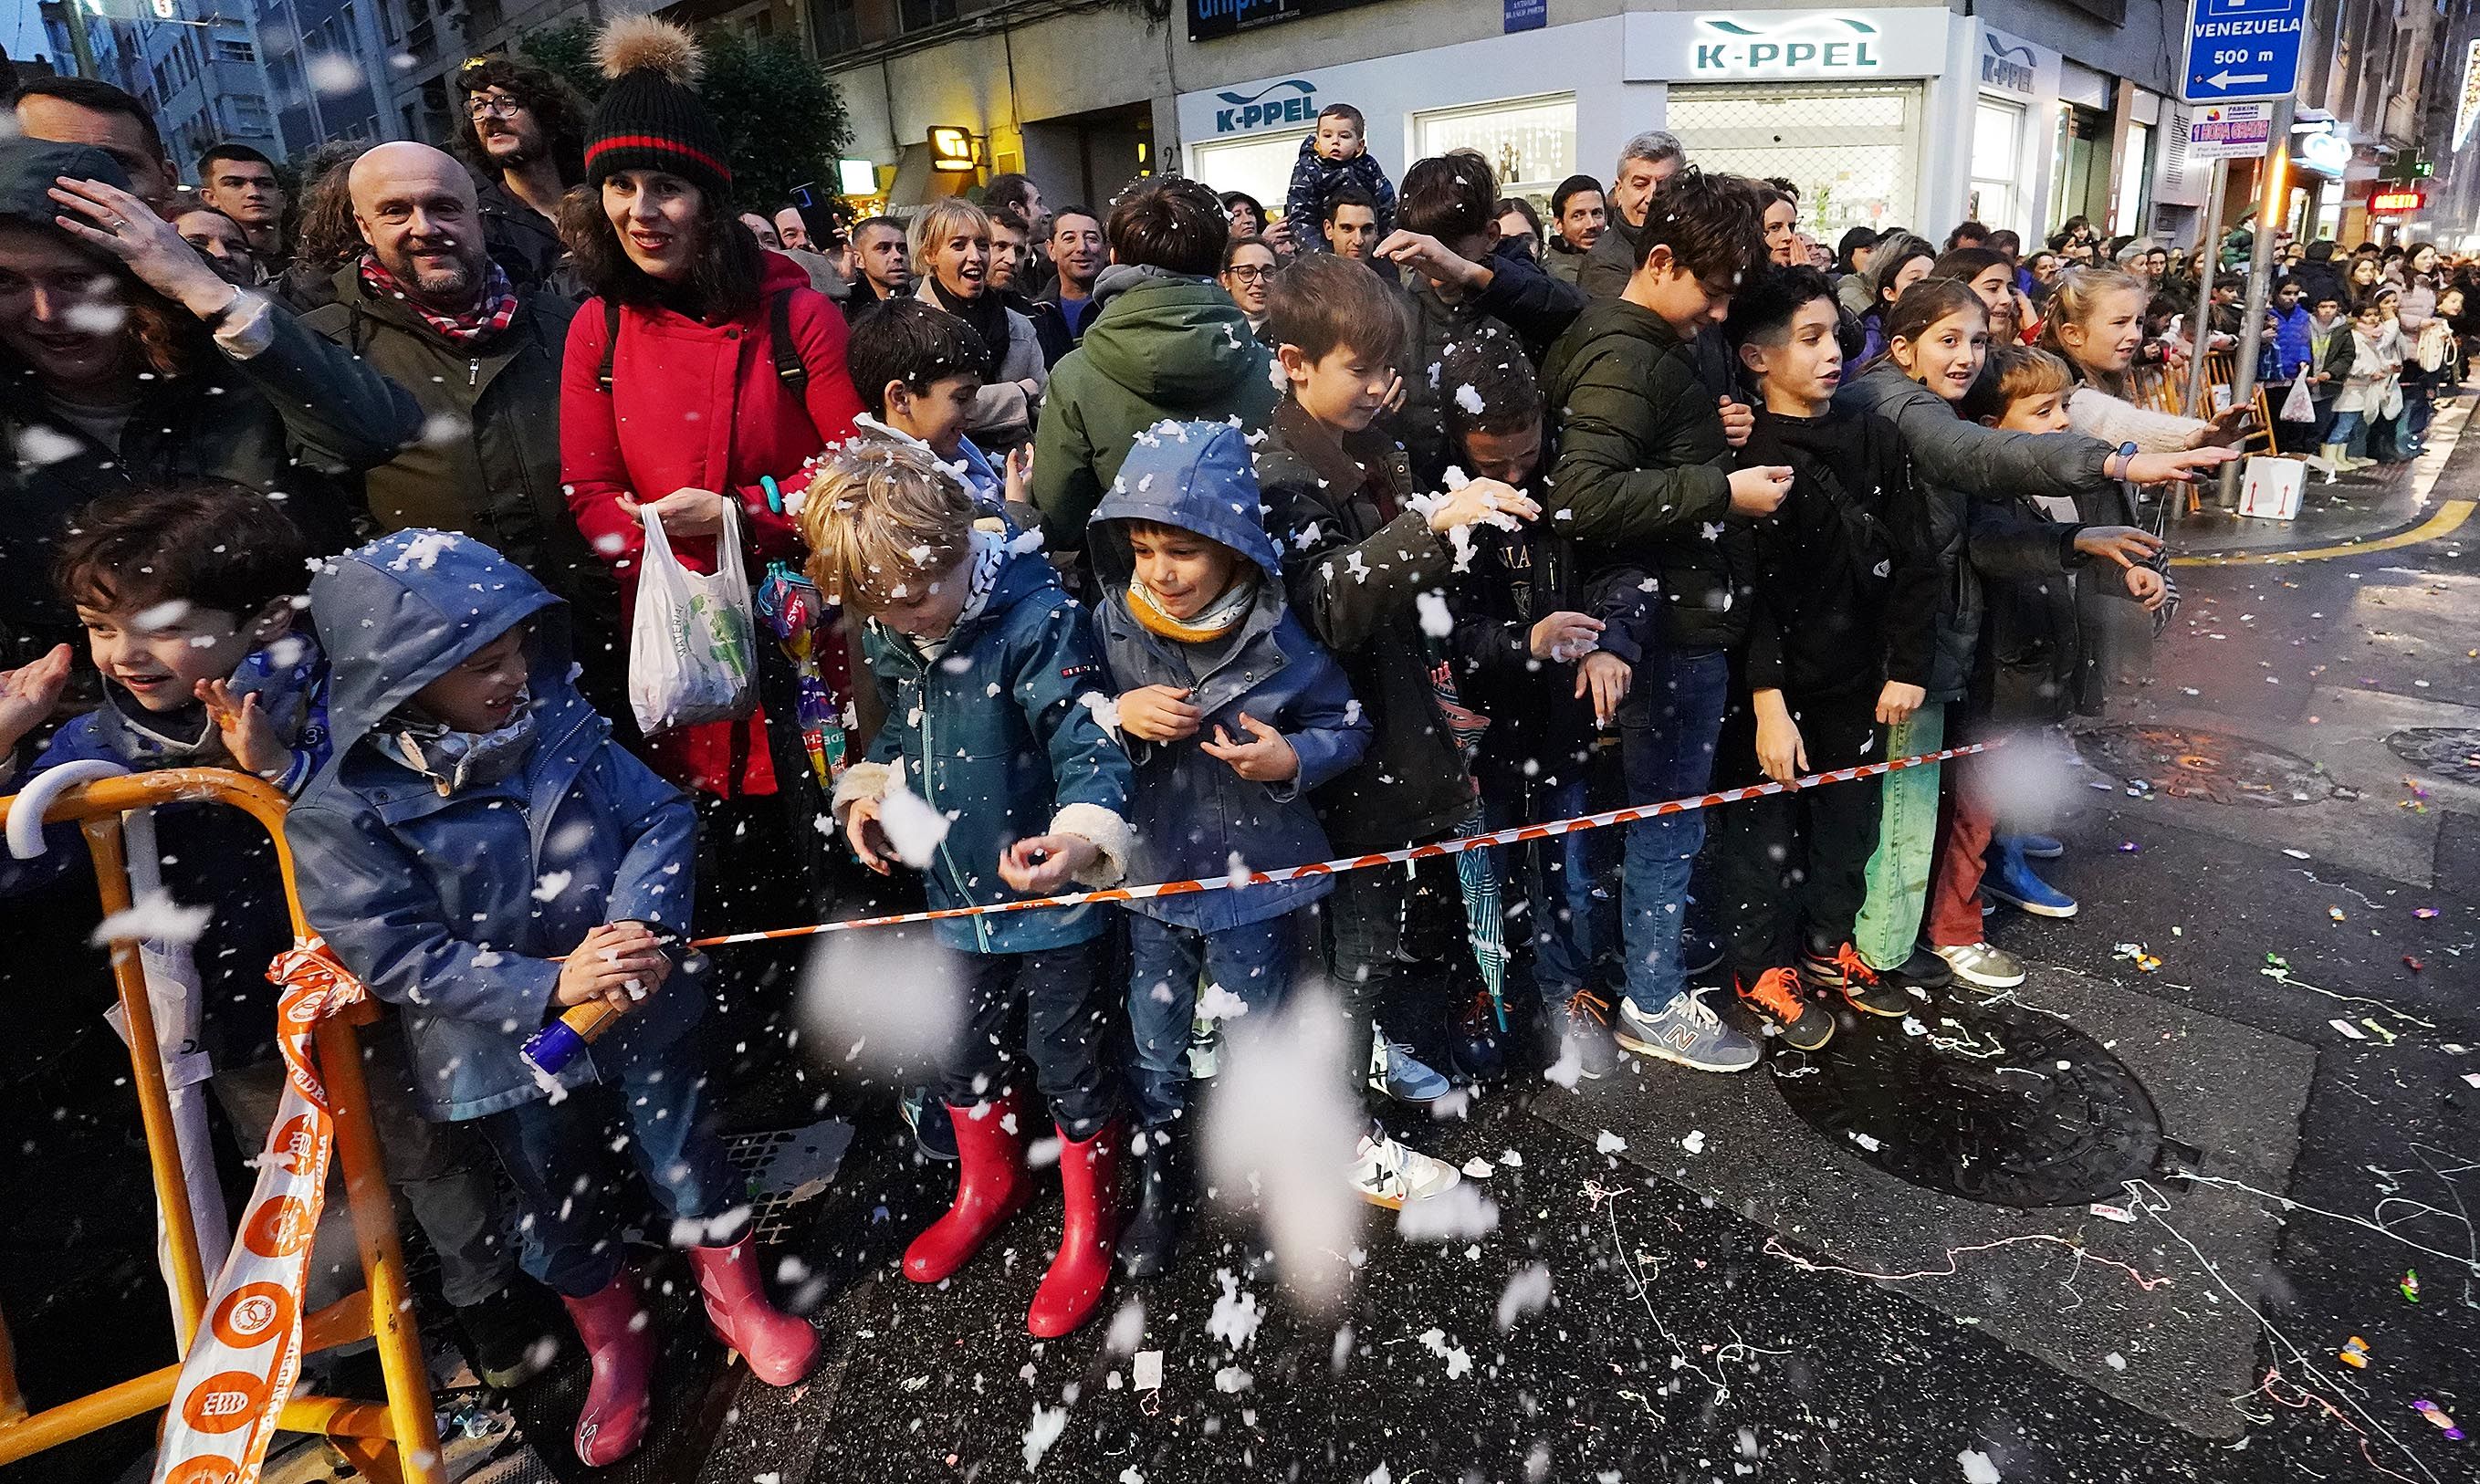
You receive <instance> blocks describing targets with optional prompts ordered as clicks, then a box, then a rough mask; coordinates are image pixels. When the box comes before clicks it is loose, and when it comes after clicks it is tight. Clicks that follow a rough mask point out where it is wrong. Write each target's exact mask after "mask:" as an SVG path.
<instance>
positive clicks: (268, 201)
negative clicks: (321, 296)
mask: <svg viewBox="0 0 2480 1484" xmlns="http://www.w3.org/2000/svg"><path fill="white" fill-rule="evenodd" d="M198 199H199V200H201V201H204V202H206V203H207V204H208V205H209V206H212V207H214V208H215V209H216V210H218V211H220V212H221V213H223V214H224V215H225V216H227V217H231V218H232V219H233V220H235V221H238V222H240V223H241V229H242V231H243V232H245V233H246V234H247V235H248V237H249V250H250V251H252V252H254V253H256V254H258V261H259V266H260V267H262V268H264V269H267V270H268V272H270V273H276V272H281V271H282V270H283V268H284V264H285V260H286V258H287V257H288V256H289V254H288V253H287V252H286V250H285V245H284V187H283V185H282V183H280V182H279V181H277V180H276V178H275V162H274V161H272V160H270V159H269V158H267V156H265V155H263V154H260V153H259V152H258V151H257V150H255V149H252V148H250V147H249V146H248V145H247V144H217V145H213V146H211V147H210V148H209V149H208V150H207V152H206V153H205V154H203V155H200V156H199V157H198Z"/></svg>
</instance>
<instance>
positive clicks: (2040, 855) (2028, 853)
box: [2024, 845, 2067, 860]
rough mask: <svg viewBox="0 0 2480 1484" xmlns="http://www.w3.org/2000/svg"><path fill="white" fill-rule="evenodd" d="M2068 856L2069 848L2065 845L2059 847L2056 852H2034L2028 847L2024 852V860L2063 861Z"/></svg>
mask: <svg viewBox="0 0 2480 1484" xmlns="http://www.w3.org/2000/svg"><path fill="white" fill-rule="evenodd" d="M2066 854H2067V848H2066V847H2065V846H2063V845H2061V846H2059V847H2058V848H2057V849H2056V850H2032V849H2030V848H2026V850H2025V852H2024V858H2025V859H2027V860H2061V859H2064V858H2065V857H2066Z"/></svg>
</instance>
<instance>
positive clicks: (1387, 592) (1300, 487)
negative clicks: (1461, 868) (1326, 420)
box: [1257, 400, 1473, 853]
mask: <svg viewBox="0 0 2480 1484" xmlns="http://www.w3.org/2000/svg"><path fill="white" fill-rule="evenodd" d="M1257 484H1258V487H1259V489H1260V490H1261V491H1262V492H1263V494H1264V496H1265V501H1266V529H1267V531H1268V532H1269V533H1270V534H1271V535H1272V536H1273V537H1274V540H1275V545H1276V547H1277V549H1278V550H1280V552H1281V553H1282V564H1283V579H1284V582H1285V584H1286V586H1288V587H1289V589H1290V591H1291V600H1292V611H1293V612H1294V613H1295V614H1297V615H1299V617H1300V620H1301V622H1302V623H1303V624H1304V625H1305V626H1306V627H1307V628H1308V630H1309V632H1310V633H1312V634H1314V635H1316V636H1317V639H1318V642H1319V643H1321V644H1323V645H1325V646H1326V647H1327V649H1329V650H1330V651H1331V652H1333V654H1334V657H1335V658H1336V660H1337V661H1339V662H1340V663H1341V664H1342V666H1343V673H1344V675H1345V677H1346V678H1348V679H1350V680H1351V682H1352V693H1353V695H1354V696H1356V698H1358V700H1359V702H1360V704H1361V709H1362V710H1363V712H1364V713H1365V714H1366V715H1367V716H1368V718H1369V723H1370V726H1371V728H1372V732H1371V735H1370V744H1369V751H1368V754H1367V755H1366V756H1364V757H1363V758H1362V759H1361V763H1360V766H1359V767H1357V768H1355V769H1353V770H1352V771H1351V772H1349V773H1347V774H1345V775H1344V776H1343V777H1342V778H1340V779H1337V780H1335V781H1334V782H1332V783H1330V784H1329V785H1328V786H1327V787H1325V788H1323V789H1321V790H1319V791H1318V796H1317V806H1318V813H1319V815H1320V817H1321V818H1323V819H1324V820H1325V821H1326V828H1327V835H1328V837H1329V838H1330V839H1331V840H1332V841H1333V842H1334V845H1335V848H1336V849H1337V850H1340V851H1344V852H1346V853H1354V852H1361V851H1371V850H1387V849H1392V848H1394V847H1396V846H1399V845H1403V844H1406V843H1408V842H1410V841H1418V840H1433V839H1436V838H1438V837H1439V836H1440V835H1443V834H1444V833H1446V832H1448V831H1450V830H1453V829H1455V828H1456V827H1458V826H1459V825H1460V824H1462V823H1463V822H1464V821H1465V819H1466V818H1468V817H1469V816H1470V814H1471V812H1472V809H1473V790H1472V780H1471V778H1470V776H1469V775H1468V774H1467V773H1466V772H1465V771H1464V758H1463V750H1462V748H1460V746H1458V745H1457V742H1456V739H1455V736H1454V734H1453V733H1452V732H1450V731H1449V730H1448V728H1447V723H1446V718H1445V716H1444V714H1443V713H1442V712H1441V711H1440V709H1439V706H1438V697H1437V692H1436V690H1435V689H1434V686H1433V684H1432V681H1431V673H1432V671H1433V670H1434V669H1436V668H1437V667H1438V666H1441V665H1445V664H1447V663H1449V662H1450V658H1451V656H1450V654H1449V650H1448V644H1447V636H1446V635H1443V634H1433V633H1431V632H1429V631H1428V629H1427V628H1425V627H1424V625H1423V622H1422V618H1421V612H1420V605H1421V600H1422V598H1423V597H1424V596H1431V597H1432V600H1433V601H1434V602H1443V601H1444V596H1443V595H1444V593H1445V592H1446V590H1447V589H1448V588H1449V587H1450V586H1451V585H1452V584H1453V581H1454V577H1453V569H1454V564H1455V551H1454V549H1453V548H1452V547H1450V546H1449V545H1448V543H1447V540H1446V538H1445V537H1443V536H1440V535H1438V534H1437V533H1436V532H1434V531H1433V530H1431V529H1430V522H1429V518H1428V517H1427V516H1424V515H1423V514H1422V513H1421V512H1420V511H1418V510H1415V509H1413V508H1411V507H1410V506H1409V505H1408V503H1407V501H1408V499H1409V498H1410V496H1411V493H1412V485H1411V474H1410V473H1409V471H1408V469H1407V468H1406V465H1405V460H1404V450H1403V449H1402V448H1398V447H1397V446H1396V445H1395V442H1394V440H1392V439H1390V438H1388V437H1386V436H1385V435H1384V434H1382V433H1380V432H1378V431H1376V430H1375V429H1370V430H1367V431H1363V432H1360V433H1356V434H1353V435H1351V436H1349V437H1347V438H1344V439H1341V440H1338V439H1337V438H1336V437H1335V436H1334V435H1333V434H1332V433H1330V432H1328V431H1327V430H1326V429H1325V428H1324V427H1322V426H1320V425H1319V424H1318V423H1317V422H1315V421H1314V420H1312V419H1311V418H1310V417H1309V416H1308V414H1306V413H1305V412H1303V411H1301V409H1300V407H1299V406H1298V404H1296V403H1293V402H1291V401H1288V400H1287V401H1285V402H1284V403H1283V405H1282V406H1281V407H1279V408H1278V409H1276V412H1275V425H1274V427H1273V429H1272V430H1270V431H1269V432H1268V433H1267V435H1266V441H1265V442H1264V443H1262V444H1260V445H1258V448H1257Z"/></svg>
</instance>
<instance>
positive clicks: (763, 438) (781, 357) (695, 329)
mask: <svg viewBox="0 0 2480 1484" xmlns="http://www.w3.org/2000/svg"><path fill="white" fill-rule="evenodd" d="M597 50H598V52H599V53H600V56H601V60H602V63H603V66H604V69H605V71H606V72H607V73H609V74H610V75H611V76H613V77H614V78H615V79H616V80H615V81H614V82H613V84H612V86H611V89H610V90H609V91H608V92H607V93H605V94H604V96H603V99H602V101H601V102H600V103H599V104H597V105H596V108H595V113H594V118H593V122H592V124H591V125H590V127H589V130H588V138H587V141H586V182H585V185H584V186H583V187H582V188H581V189H579V190H577V191H574V192H570V193H569V195H568V197H567V199H566V200H565V201H564V202H563V203H562V205H561V225H562V229H563V233H562V235H563V236H564V237H565V238H566V240H567V241H568V242H569V243H571V244H572V245H573V247H574V250H575V251H576V254H577V263H578V269H579V272H580V275H581V277H582V278H583V280H584V281H585V283H586V285H587V287H588V288H589V289H591V290H592V292H593V294H594V297H593V298H591V299H589V300H587V302H586V303H585V304H584V305H583V306H582V307H581V308H580V309H579V310H578V314H577V319H576V320H575V321H574V322H573V323H572V324H571V326H570V328H569V336H568V346H567V352H566V357H565V362H564V365H563V368H562V371H561V382H560V419H559V423H560V426H559V446H560V469H561V477H562V478H563V479H564V480H565V481H566V482H567V484H568V486H569V497H568V503H569V510H570V512H571V513H572V514H573V515H574V516H575V517H576V518H577V525H578V528H579V529H580V530H581V531H582V532H583V533H584V534H585V537H586V539H587V540H588V541H590V542H592V543H593V544H594V548H595V550H598V551H600V552H602V553H603V554H604V556H605V557H606V558H607V560H608V561H609V562H610V563H611V566H612V571H613V573H614V575H615V576H617V577H618V578H619V579H620V587H621V595H622V598H623V599H624V601H625V602H626V603H627V604H628V605H629V606H631V607H633V605H634V602H635V599H636V588H637V564H638V557H639V555H640V553H642V552H643V550H645V528H644V524H643V518H644V516H645V515H647V514H652V515H653V516H654V517H655V518H656V519H657V520H658V521H659V522H660V524H661V525H662V529H663V534H664V536H665V537H666V538H667V540H668V541H669V543H670V545H671V547H672V549H673V551H674V552H675V554H677V555H678V556H679V557H680V559H681V561H682V562H683V563H684V564H685V565H686V566H688V567H689V568H691V569H692V570H695V571H700V572H711V571H712V570H713V569H714V562H715V543H716V542H717V541H718V540H719V539H723V538H725V537H726V536H729V538H730V539H733V540H736V541H738V542H740V543H741V544H742V547H743V548H744V551H745V553H747V554H749V555H753V556H755V557H757V558H762V559H763V558H776V557H781V558H785V559H791V558H794V557H797V556H798V555H799V554H800V540H799V536H798V535H797V533H796V532H795V530H794V528H793V525H792V522H791V519H790V517H788V515H786V514H784V513H783V511H782V501H781V499H780V498H778V497H777V496H776V494H775V493H774V492H773V491H772V490H770V489H769V488H768V486H769V485H770V484H771V483H772V482H773V481H775V480H779V479H780V480H787V481H789V480H792V479H793V478H794V476H795V475H797V474H798V473H800V472H801V469H802V464H803V461H804V460H806V459H807V458H809V457H810V455H812V454H814V453H816V452H817V451H818V450H819V449H820V448H823V447H825V445H826V444H827V442H828V441H830V440H832V439H839V438H842V437H844V436H845V435H846V434H848V433H849V432H850V431H851V430H852V423H853V419H854V418H855V417H857V416H859V415H860V412H861V400H860V398H859V397H855V396H854V395H853V389H852V382H851V379H850V377H849V376H848V375H846V373H845V371H844V369H843V366H844V329H843V319H842V317H841V316H840V315H839V314H838V313H837V312H836V309H835V306H834V305H832V304H830V303H828V302H827V300H826V298H825V297H824V296H823V295H821V294H818V293H816V292H815V291H814V290H813V289H811V288H810V281H809V276H808V275H807V274H806V273H804V272H803V271H802V270H801V269H800V268H799V266H798V265H796V264H794V263H793V262H792V261H791V260H790V259H788V258H786V257H784V256H782V255H780V254H776V253H770V252H767V251H765V250H764V249H763V248H762V247H760V246H759V245H758V240H757V239H756V238H754V237H752V236H750V235H749V229H748V228H746V227H744V226H742V225H741V224H740V223H739V222H738V221H737V220H736V215H737V213H736V209H735V207H734V205H733V202H732V196H731V192H732V176H731V173H730V170H729V168H728V167H727V166H725V164H724V147H723V139H722V134H721V131H720V130H718V129H717V128H716V127H715V124H714V120H713V118H712V117H711V116H710V115H708V113H707V111H706V108H705V105H703V104H702V103H700V102H699V101H698V99H697V97H696V95H695V94H694V93H692V92H690V91H689V90H688V88H687V86H686V82H687V79H688V78H690V77H692V76H694V75H695V72H696V67H697V50H696V47H695V45H694V43H692V42H691V41H690V40H689V38H688V36H687V33H685V32H683V31H681V30H680V29H679V28H678V27H675V26H672V25H669V24H667V23H665V22H662V21H658V20H655V19H653V18H652V17H637V18H635V19H632V20H625V21H619V22H615V23H614V24H613V25H612V26H610V27H609V28H608V29H607V30H606V32H605V33H604V35H603V37H602V38H601V39H600V41H599V42H598V43H597ZM771 649H772V646H762V653H761V656H760V658H761V664H762V678H763V671H764V668H765V667H766V666H767V665H768V663H769V661H770V656H769V655H768V654H767V653H766V651H770V650H771ZM773 689H774V688H773V687H770V686H766V685H764V684H762V707H761V711H760V714H758V715H756V716H753V717H751V718H750V719H748V720H745V721H724V722H711V723H708V724H706V725H703V726H694V727H685V728H681V729H675V730H672V731H667V732H663V733H661V734H659V735H658V736H656V737H654V738H652V739H650V741H649V742H648V745H647V750H648V756H649V759H650V760H651V761H652V762H653V764H654V765H655V767H656V769H657V770H658V771H659V772H660V773H662V774H663V775H664V776H665V777H666V778H668V779H670V780H672V781H674V782H676V783H680V784H683V785H685V786H686V787H688V788H691V789H693V790H695V791H697V792H698V793H701V794H704V795H708V796H710V798H709V800H708V808H709V813H710V816H712V815H713V814H717V813H721V814H726V815H730V816H732V818H731V821H730V826H731V827H730V828H724V829H710V830H709V832H708V835H709V837H710V839H718V840H721V841H724V842H726V843H730V842H733V841H736V840H738V841H740V843H743V844H745V845H746V846H747V847H748V848H751V849H763V848H765V847H766V846H767V845H768V844H770V843H771V844H773V845H774V846H775V848H776V849H777V850H778V851H780V852H785V853H799V852H801V851H802V850H803V849H804V847H805V846H806V844H807V843H808V842H809V841H814V839H815V838H816V832H815V831H814V830H813V829H811V828H810V824H809V819H808V818H807V817H804V818H802V819H801V820H799V822H798V825H797V828H795V826H794V824H793V822H792V821H790V820H788V818H786V817H785V809H784V808H782V807H778V806H779V805H783V806H795V807H797V806H798V803H797V801H799V800H801V799H802V797H803V796H802V795H801V794H800V793H799V792H797V791H796V792H795V793H794V796H793V800H792V801H785V800H776V799H771V798H769V796H774V795H776V794H777V793H778V791H779V789H793V788H795V785H796V783H798V781H799V780H801V779H803V778H804V777H806V775H807V773H808V767H807V765H806V763H797V762H794V761H793V760H792V759H794V758H795V757H796V756H797V755H799V754H800V752H801V749H800V747H799V746H798V745H797V742H796V741H795V742H794V743H793V744H792V745H790V746H788V747H784V748H783V749H782V755H783V758H784V759H785V761H783V762H781V763H779V761H778V759H777V756H776V755H775V754H774V752H773V751H771V750H770V748H769V746H768V743H769V742H770V740H771V741H775V742H778V743H781V742H783V741H784V740H785V737H783V736H775V735H772V733H774V732H775V731H777V730H778V729H773V728H769V727H768V726H767V723H766V718H765V714H764V710H765V706H764V703H765V702H767V701H768V700H770V699H771V700H774V701H777V702H780V701H782V700H783V699H784V697H783V695H782V694H781V693H780V692H777V693H775V694H773V695H772V696H770V695H769V694H768V692H770V691H773ZM753 798H759V799H766V800H767V803H766V804H765V805H764V806H752V805H749V804H747V803H746V802H745V801H749V800H751V799H753ZM718 801H720V802H718ZM744 826H745V827H748V828H747V829H746V830H744V829H742V828H740V827H744ZM744 835H745V836H746V838H743V836H744ZM768 836H771V837H772V839H771V840H770V839H769V838H768ZM781 858H782V857H781V856H779V857H778V859H779V864H778V865H777V866H776V868H775V869H773V870H771V871H753V872H750V873H748V874H749V875H750V876H751V877H752V878H753V879H758V880H762V881H765V882H773V883H782V882H784V881H785V880H786V879H787V877H788V876H789V875H792V874H793V873H786V872H784V871H783V870H782V869H781V866H780V859H781ZM796 858H797V854H796ZM816 863H817V862H816V860H815V858H814V859H813V864H814V865H815V864H816ZM710 874H711V873H710ZM739 905H742V906H743V907H745V908H746V909H749V910H754V911H764V910H767V909H768V904H765V903H760V902H755V901H754V900H753V899H752V898H751V897H750V896H748V895H744V896H743V897H742V898H741V899H739Z"/></svg>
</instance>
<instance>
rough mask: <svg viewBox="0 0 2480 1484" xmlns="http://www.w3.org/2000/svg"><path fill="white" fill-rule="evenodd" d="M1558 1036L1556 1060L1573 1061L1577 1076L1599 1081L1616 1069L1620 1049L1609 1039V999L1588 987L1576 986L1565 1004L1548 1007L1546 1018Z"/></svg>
mask: <svg viewBox="0 0 2480 1484" xmlns="http://www.w3.org/2000/svg"><path fill="white" fill-rule="evenodd" d="M1545 1018H1546V1019H1547V1020H1548V1022H1549V1025H1550V1028H1551V1030H1552V1031H1553V1033H1554V1034H1555V1035H1556V1036H1557V1037H1558V1043H1559V1060H1560V1061H1561V1062H1573V1063H1574V1064H1575V1067H1576V1075H1577V1076H1579V1077H1583V1078H1586V1079H1588V1080H1589V1081H1593V1082H1599V1081H1600V1080H1601V1079H1603V1078H1605V1077H1608V1076H1609V1075H1610V1074H1611V1073H1613V1072H1615V1071H1616V1070H1618V1065H1619V1048H1618V1045H1617V1043H1616V1042H1615V1041H1613V1040H1612V1039H1611V1002H1610V1001H1609V1000H1607V999H1604V998H1603V997H1602V996H1601V994H1600V993H1598V992H1597V991H1594V990H1591V989H1579V990H1577V991H1576V992H1575V993H1574V994H1572V995H1570V996H1568V998H1567V1003H1566V1004H1564V1005H1554V1006H1551V1007H1549V1008H1548V1012H1547V1015H1546V1017H1545Z"/></svg>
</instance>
